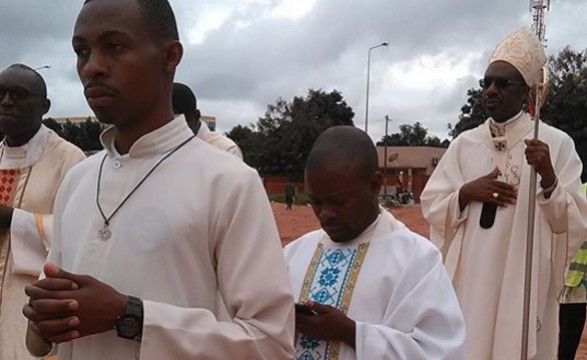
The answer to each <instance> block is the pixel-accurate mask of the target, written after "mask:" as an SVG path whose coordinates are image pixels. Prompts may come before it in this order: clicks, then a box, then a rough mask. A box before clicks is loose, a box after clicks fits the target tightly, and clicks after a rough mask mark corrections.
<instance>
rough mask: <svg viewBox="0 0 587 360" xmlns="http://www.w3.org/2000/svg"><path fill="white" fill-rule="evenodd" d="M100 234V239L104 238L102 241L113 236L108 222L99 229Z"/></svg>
mask: <svg viewBox="0 0 587 360" xmlns="http://www.w3.org/2000/svg"><path fill="white" fill-rule="evenodd" d="M98 236H99V237H100V239H102V241H106V240H108V239H110V237H111V236H112V232H111V231H110V229H108V225H107V224H104V227H103V228H102V229H100V230H98Z"/></svg>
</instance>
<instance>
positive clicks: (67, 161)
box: [0, 64, 85, 360]
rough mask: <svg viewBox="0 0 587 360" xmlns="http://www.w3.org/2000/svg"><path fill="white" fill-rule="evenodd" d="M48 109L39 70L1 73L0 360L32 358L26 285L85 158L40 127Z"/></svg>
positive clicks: (16, 67) (40, 263)
mask: <svg viewBox="0 0 587 360" xmlns="http://www.w3.org/2000/svg"><path fill="white" fill-rule="evenodd" d="M50 105H51V102H50V101H49V99H47V88H46V86H45V81H44V80H43V78H42V77H41V75H39V73H37V72H36V71H35V70H33V69H31V68H30V67H28V66H25V65H21V64H15V65H12V66H9V67H8V68H6V69H4V70H2V71H1V72H0V132H2V133H3V134H4V135H5V137H4V140H3V141H2V142H1V143H0V359H15V360H20V359H32V357H31V356H30V355H29V354H28V352H27V350H26V347H25V344H24V334H25V329H26V321H24V320H23V317H22V310H21V309H22V305H23V304H24V303H26V302H27V301H28V299H27V297H26V295H25V294H24V287H25V286H26V285H30V284H32V283H33V282H34V281H35V280H36V279H37V277H38V276H39V272H40V270H41V268H42V266H43V262H44V261H45V257H46V256H47V249H48V246H49V242H50V240H51V239H50V235H51V231H50V228H51V219H52V216H51V215H50V214H51V212H52V208H53V201H54V199H55V195H56V193H57V189H58V188H59V184H60V183H61V180H62V179H63V177H64V175H65V173H66V172H67V171H68V170H69V169H70V168H71V167H73V166H74V165H75V164H77V163H78V162H80V161H82V160H83V159H84V158H85V156H84V154H83V152H82V151H81V150H80V149H78V148H77V147H75V146H74V145H72V144H70V143H68V142H67V141H65V140H63V139H62V138H60V137H59V136H58V135H57V134H55V133H54V132H53V131H51V130H49V129H48V128H46V127H45V126H43V125H42V123H41V119H42V117H43V115H44V114H46V113H47V111H48V110H49V106H50Z"/></svg>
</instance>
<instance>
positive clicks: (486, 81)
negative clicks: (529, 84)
mask: <svg viewBox="0 0 587 360" xmlns="http://www.w3.org/2000/svg"><path fill="white" fill-rule="evenodd" d="M491 84H495V86H496V87H497V88H498V89H505V88H507V87H508V86H510V85H526V84H524V83H523V82H521V81H514V80H508V79H504V78H494V77H490V76H486V77H484V78H483V79H481V80H480V81H479V85H481V87H482V88H483V89H485V90H487V89H489V87H490V86H491Z"/></svg>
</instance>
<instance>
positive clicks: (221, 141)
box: [172, 83, 243, 160]
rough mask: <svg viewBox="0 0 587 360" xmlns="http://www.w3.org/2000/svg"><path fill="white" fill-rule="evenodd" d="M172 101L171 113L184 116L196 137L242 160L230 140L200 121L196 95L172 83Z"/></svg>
mask: <svg viewBox="0 0 587 360" xmlns="http://www.w3.org/2000/svg"><path fill="white" fill-rule="evenodd" d="M172 100H173V101H172V103H173V112H174V113H175V114H176V115H183V116H184V119H185V120H186V121H187V123H188V126H189V127H190V129H192V131H193V132H194V134H196V136H197V137H199V138H200V139H202V140H203V141H205V142H207V143H208V144H210V145H213V146H216V147H217V148H219V149H222V150H224V151H226V152H229V153H231V154H233V155H236V156H237V157H238V158H239V159H241V160H242V159H243V153H242V152H241V149H240V148H239V147H238V145H237V144H236V143H235V142H234V141H232V139H230V138H229V137H227V136H225V135H222V134H220V133H218V132H213V131H210V129H209V128H208V125H207V124H206V123H205V122H203V121H202V120H201V119H200V116H201V114H200V110H198V103H197V100H196V95H194V93H193V92H192V89H190V88H189V87H188V86H187V85H185V84H182V83H174V84H173V97H172Z"/></svg>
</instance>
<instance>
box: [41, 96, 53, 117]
mask: <svg viewBox="0 0 587 360" xmlns="http://www.w3.org/2000/svg"><path fill="white" fill-rule="evenodd" d="M50 108H51V100H49V99H43V103H42V104H41V110H42V111H43V115H45V114H46V113H48V112H49V109H50Z"/></svg>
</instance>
